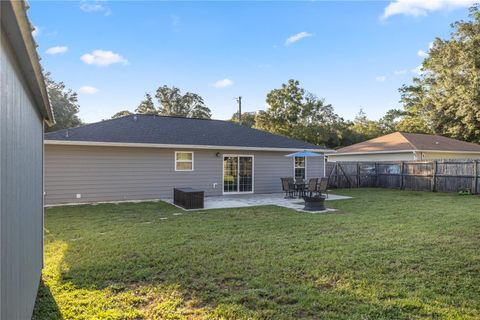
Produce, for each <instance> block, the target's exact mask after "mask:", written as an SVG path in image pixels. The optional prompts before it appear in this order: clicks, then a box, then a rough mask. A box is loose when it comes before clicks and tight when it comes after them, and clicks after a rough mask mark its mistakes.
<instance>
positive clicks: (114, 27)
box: [29, 0, 473, 122]
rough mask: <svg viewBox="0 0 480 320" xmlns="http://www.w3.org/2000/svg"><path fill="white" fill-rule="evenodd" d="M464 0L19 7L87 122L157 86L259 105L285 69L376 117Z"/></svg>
mask: <svg viewBox="0 0 480 320" xmlns="http://www.w3.org/2000/svg"><path fill="white" fill-rule="evenodd" d="M472 2H473V1H470V0H456V1H455V0H443V1H432V0H396V1H394V2H380V1H371V2H361V1H356V2H346V1H342V2H325V1H316V2H314V1H310V2H271V1H269V2H234V1H227V2H153V1H149V2H138V1H136V2H127V1H117V2H113V1H109V2H107V1H101V2H85V1H82V2H41V1H38V2H37V1H31V2H30V5H31V8H30V10H29V16H30V19H31V21H32V23H33V24H34V25H35V26H36V27H37V30H36V31H35V32H34V34H35V38H36V40H37V42H38V44H39V48H38V50H39V53H40V55H41V57H42V61H41V62H42V65H43V67H44V68H45V69H46V70H47V71H50V72H51V73H52V76H53V78H54V79H55V80H57V81H63V82H65V84H66V85H67V87H69V88H72V89H74V90H76V91H77V92H79V102H80V107H81V111H80V117H81V118H82V119H83V120H84V121H86V122H93V121H98V120H101V119H107V118H110V117H111V115H113V114H114V113H115V112H117V111H120V110H123V109H129V110H134V109H135V107H136V106H137V105H138V103H139V102H140V101H141V100H142V98H143V96H144V94H145V92H150V93H152V94H154V91H155V89H156V88H157V87H159V86H161V85H164V84H166V85H169V86H172V85H174V86H177V87H179V88H180V89H182V91H184V92H186V91H191V92H195V93H198V94H200V95H201V96H202V97H203V98H204V100H205V102H206V105H207V106H208V107H210V108H211V110H212V112H213V118H216V119H227V118H229V117H230V116H231V115H232V114H233V113H234V112H235V111H236V102H235V100H234V97H236V96H239V95H241V96H242V97H243V110H245V111H255V110H259V109H265V108H266V107H267V106H266V103H265V97H266V94H267V93H268V92H269V91H270V90H271V89H274V88H278V87H279V86H280V85H281V84H282V83H285V82H287V81H288V79H291V78H293V79H297V80H299V81H300V83H301V85H302V86H303V87H304V88H306V89H307V90H308V91H310V92H312V93H314V94H316V95H317V96H318V97H322V98H325V99H326V102H328V103H331V104H332V105H333V106H334V108H335V110H336V112H337V113H338V114H339V115H341V116H342V117H344V118H346V119H353V117H354V116H355V114H356V113H357V112H358V111H359V109H360V108H361V107H362V108H363V109H364V111H365V112H366V113H367V115H368V116H369V117H371V118H373V119H377V118H379V117H381V116H382V115H383V114H384V113H385V111H386V110H388V109H390V108H393V107H398V106H399V104H398V100H399V94H398V88H399V87H400V86H401V85H402V84H404V83H410V82H411V79H412V76H414V72H415V68H416V67H417V66H419V65H420V64H421V62H422V60H423V57H422V56H425V54H427V53H428V47H429V43H430V42H432V41H433V40H434V39H435V37H437V36H438V37H441V38H446V37H448V35H449V33H450V26H449V25H450V23H452V22H454V21H456V20H460V19H466V18H467V15H468V5H469V4H470V3H472ZM419 51H423V52H419Z"/></svg>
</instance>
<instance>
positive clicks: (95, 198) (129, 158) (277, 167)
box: [45, 144, 323, 204]
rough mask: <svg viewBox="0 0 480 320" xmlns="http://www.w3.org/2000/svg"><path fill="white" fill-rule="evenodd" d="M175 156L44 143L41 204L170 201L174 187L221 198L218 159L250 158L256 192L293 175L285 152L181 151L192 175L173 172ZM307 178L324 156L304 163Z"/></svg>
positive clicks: (274, 188)
mask: <svg viewBox="0 0 480 320" xmlns="http://www.w3.org/2000/svg"><path fill="white" fill-rule="evenodd" d="M175 151H182V150H181V149H161V148H135V147H98V146H60V145H49V144H47V145H45V192H46V194H45V201H46V204H59V203H75V202H99V201H118V200H144V199H159V198H160V199H161V198H170V197H172V193H173V188H175V187H194V188H198V189H201V190H204V191H205V194H206V195H207V196H213V195H221V194H222V187H223V184H222V182H223V181H222V173H223V161H222V158H223V157H222V155H223V154H239V155H242V154H243V155H253V156H254V190H255V193H272V192H281V182H280V177H285V176H293V159H292V158H287V157H285V155H286V154H288V153H289V152H263V151H232V150H228V151H226V150H188V149H186V150H185V151H194V161H195V162H194V171H175V169H174V165H175V162H174V155H175ZM217 152H219V153H220V154H221V155H220V156H219V157H217V156H216V153H217ZM307 176H309V177H322V176H323V157H319V158H309V159H307ZM214 183H216V184H217V185H216V188H214ZM77 194H80V195H81V198H77Z"/></svg>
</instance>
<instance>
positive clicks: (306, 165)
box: [293, 157, 308, 180]
mask: <svg viewBox="0 0 480 320" xmlns="http://www.w3.org/2000/svg"><path fill="white" fill-rule="evenodd" d="M295 158H305V180H307V167H308V164H307V159H308V157H293V179H296V177H295V169H296V168H297V167H295ZM299 168H300V167H299Z"/></svg>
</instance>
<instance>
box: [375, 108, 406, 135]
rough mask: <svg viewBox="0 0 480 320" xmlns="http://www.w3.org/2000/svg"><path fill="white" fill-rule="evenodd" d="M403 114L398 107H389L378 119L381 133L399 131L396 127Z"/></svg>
mask: <svg viewBox="0 0 480 320" xmlns="http://www.w3.org/2000/svg"><path fill="white" fill-rule="evenodd" d="M404 116H405V112H403V111H402V110H399V109H390V110H388V111H387V113H386V114H385V115H384V116H383V117H382V118H380V120H378V126H379V128H380V131H381V133H382V134H389V133H392V132H395V131H401V130H399V129H398V124H399V123H400V121H401V120H402V119H403V117H404Z"/></svg>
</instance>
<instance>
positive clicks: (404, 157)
mask: <svg viewBox="0 0 480 320" xmlns="http://www.w3.org/2000/svg"><path fill="white" fill-rule="evenodd" d="M408 160H415V159H414V156H413V152H403V153H400V152H399V153H377V154H349V155H329V156H328V161H330V162H337V161H408Z"/></svg>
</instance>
